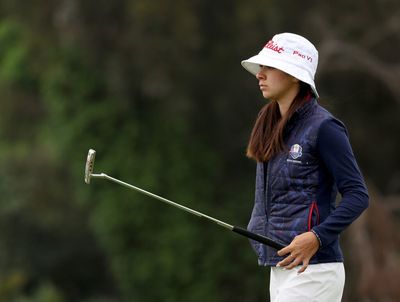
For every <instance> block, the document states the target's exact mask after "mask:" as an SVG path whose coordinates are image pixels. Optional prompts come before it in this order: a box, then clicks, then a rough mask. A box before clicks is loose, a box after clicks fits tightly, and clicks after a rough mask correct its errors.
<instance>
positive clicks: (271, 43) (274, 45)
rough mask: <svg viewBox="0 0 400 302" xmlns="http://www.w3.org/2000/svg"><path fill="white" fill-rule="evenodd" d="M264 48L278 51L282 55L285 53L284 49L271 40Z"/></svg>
mask: <svg viewBox="0 0 400 302" xmlns="http://www.w3.org/2000/svg"><path fill="white" fill-rule="evenodd" d="M264 48H268V49H271V50H273V51H276V52H277V53H282V51H285V49H284V48H283V47H279V46H278V45H277V44H275V43H274V41H272V40H269V41H268V43H267V44H265V46H264Z"/></svg>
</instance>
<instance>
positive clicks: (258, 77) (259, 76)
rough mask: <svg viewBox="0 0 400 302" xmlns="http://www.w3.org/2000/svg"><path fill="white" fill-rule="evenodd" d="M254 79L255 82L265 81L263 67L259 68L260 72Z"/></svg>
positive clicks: (265, 76)
mask: <svg viewBox="0 0 400 302" xmlns="http://www.w3.org/2000/svg"><path fill="white" fill-rule="evenodd" d="M256 78H257V80H265V79H266V78H267V75H266V73H265V68H264V66H260V70H259V71H258V72H257V74H256Z"/></svg>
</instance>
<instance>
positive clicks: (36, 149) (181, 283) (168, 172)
mask: <svg viewBox="0 0 400 302" xmlns="http://www.w3.org/2000/svg"><path fill="white" fill-rule="evenodd" d="M342 2H343V3H342ZM361 2H362V1H355V3H361ZM389 2H390V1H389ZM396 3H397V2H396ZM303 5H305V4H304V3H303ZM347 5H350V4H347V2H344V1H339V2H337V4H336V7H335V9H334V11H330V9H329V8H328V7H326V6H325V5H324V4H319V3H318V2H317V1H309V3H308V6H307V7H312V9H303V7H302V6H301V4H299V3H296V4H293V3H292V2H291V1H272V0H271V1H239V0H238V1H227V0H226V1H200V0H194V1H180V0H178V1H176V0H175V1H172V0H166V1H161V0H152V1H145V0H131V1H129V0H118V1H105V0H100V1H89V0H88V1H67V0H64V1H62V0H59V1H43V0H40V1H7V0H1V1H0V95H1V97H0V177H1V182H0V193H1V194H0V196H1V200H0V301H11V302H13V301H26V302H29V301H41V302H53V301H54V302H57V301H87V302H89V301H91V302H95V301H96V302H105V301H109V302H111V301H166V302H173V301H230V302H235V301H241V302H243V301H266V300H267V299H268V270H267V269H265V268H259V267H257V261H256V257H255V256H254V254H253V252H252V250H251V248H250V246H249V244H248V242H247V240H245V239H243V238H240V237H237V236H235V235H233V234H230V233H228V232H226V231H225V230H223V229H221V228H219V227H218V226H216V225H213V224H209V223H207V222H204V221H201V220H200V219H199V218H197V217H194V216H191V215H188V214H186V213H183V212H181V211H179V210H176V209H174V208H171V207H168V206H166V205H164V204H160V203H159V202H158V201H156V200H152V199H150V198H148V197H144V196H141V195H139V194H137V193H135V192H130V191H128V190H126V189H123V188H122V187H118V186H116V185H113V184H110V183H107V182H104V181H100V180H93V183H92V184H91V185H90V186H86V185H84V183H83V168H84V162H85V159H86V154H87V150H88V149H89V148H94V149H96V151H97V161H96V167H95V170H96V171H98V172H100V171H101V172H105V173H107V174H110V175H112V176H114V177H117V178H121V179H123V180H125V181H127V182H131V183H134V184H135V185H137V186H139V187H142V188H144V189H146V190H149V191H151V192H154V193H156V194H159V195H161V196H165V197H167V198H169V199H172V200H175V201H177V202H179V203H182V204H184V205H186V206H189V207H192V208H195V209H197V210H200V211H202V212H204V213H207V214H210V215H211V216H214V217H217V218H219V219H221V220H224V221H227V222H231V223H233V224H238V225H242V226H245V225H246V224H247V221H248V218H249V216H250V212H251V208H252V202H253V186H254V183H253V181H254V169H255V165H254V163H253V162H251V161H249V160H247V159H246V158H245V156H244V154H245V147H246V143H247V138H248V135H249V132H250V130H251V126H252V123H253V121H254V118H255V116H256V114H257V112H258V110H259V109H260V107H261V106H262V104H263V100H262V99H261V97H260V95H259V93H258V91H257V86H256V83H255V81H254V79H252V78H251V76H250V75H249V74H247V73H246V72H244V71H243V70H242V68H241V67H240V61H241V60H242V59H244V58H246V57H248V56H250V55H252V54H254V53H256V52H257V51H259V49H260V47H261V46H262V45H263V43H264V42H265V41H266V40H268V39H269V38H270V37H271V36H272V35H273V34H274V33H276V32H283V31H294V32H297V33H300V34H304V35H306V36H307V37H309V38H310V39H311V40H313V41H315V42H316V44H317V46H318V43H319V41H321V39H322V37H321V36H320V32H319V31H318V28H315V27H313V25H312V24H313V23H312V22H311V21H310V20H311V18H312V17H313V16H315V12H319V13H320V16H323V18H325V20H326V22H327V24H328V25H330V26H336V24H340V26H341V27H342V28H340V29H339V32H340V33H341V34H342V35H343V37H345V38H346V37H349V39H352V38H353V37H357V35H359V31H360V27H357V26H356V25H357V24H356V25H354V24H355V23H351V22H350V23H349V24H346V22H344V21H346V20H347V18H348V15H344V16H338V15H337V14H336V13H335V12H337V11H339V10H341V9H343V8H346V6H347ZM374 5H375V4H373V3H371V4H370V6H371V7H372V8H373V7H374ZM396 6H397V7H398V4H396ZM290 12H297V13H296V14H294V15H293V14H291V13H290ZM385 13H386V12H385V11H383V12H381V15H383V16H384V15H385ZM340 18H343V19H340ZM367 20H369V19H367ZM365 22H367V21H365ZM368 22H370V21H368ZM359 26H361V25H359ZM364 26H371V27H373V26H374V24H373V22H372V21H371V22H370V23H368V24H366V23H365V24H364ZM398 42H399V41H397V42H396V43H397V44H395V45H397V46H396V47H397V49H398V46H399V45H398ZM344 78H346V80H345V81H344V80H343V79H344ZM317 82H318V85H319V88H320V92H321V95H322V96H326V98H325V99H324V100H323V103H324V104H326V105H327V106H328V108H329V109H330V110H331V111H333V112H334V113H336V114H337V115H338V116H339V118H341V119H342V120H344V121H345V122H346V124H347V125H348V126H349V130H350V133H351V135H352V141H353V144H354V149H355V152H356V154H357V156H358V157H359V159H360V165H361V167H362V169H363V170H364V171H365V172H366V177H367V178H368V179H369V180H370V181H371V182H373V183H374V184H376V186H377V187H378V188H379V189H380V190H382V191H383V192H396V190H398V189H399V188H398V186H397V185H393V183H394V184H397V183H398V182H396V177H398V174H396V173H398V167H399V157H398V156H397V155H396V153H395V152H391V153H388V154H386V157H387V159H388V160H387V163H389V162H390V163H392V164H384V165H383V166H382V165H381V164H379V165H378V164H377V163H376V161H374V158H376V157H379V156H381V154H382V152H383V151H382V150H381V148H379V147H378V146H381V145H384V146H386V147H385V148H386V149H390V150H398V149H399V141H398V140H393V139H391V138H393V137H395V136H398V135H397V134H398V131H399V129H400V124H399V119H398V118H397V116H398V112H399V104H400V103H399V100H398V99H396V96H393V95H391V94H390V93H388V92H387V90H385V86H384V84H383V83H379V82H378V83H377V82H376V80H374V79H372V78H370V77H369V76H367V75H364V74H363V73H362V71H359V72H355V74H354V75H349V74H348V73H346V74H341V72H340V71H337V72H336V73H335V72H332V73H330V72H329V70H325V72H324V73H323V74H322V76H321V78H319V79H317ZM362 86H363V87H369V89H368V92H366V90H365V89H361V88H360V87H362ZM382 99H384V102H385V103H386V104H387V106H381V102H382ZM377 110H379V113H377ZM381 133H386V135H387V137H382V136H381V135H380V134H381ZM378 137H379V139H380V143H379V144H375V143H371V142H372V141H376V140H377V138H378ZM371 150H373V153H375V155H372V154H371ZM396 166H397V168H396ZM396 175H397V176H396ZM388 178H390V179H392V180H393V181H392V182H391V184H392V185H390V186H389V185H387V181H386V180H385V179H388ZM348 291H349V292H352V289H348Z"/></svg>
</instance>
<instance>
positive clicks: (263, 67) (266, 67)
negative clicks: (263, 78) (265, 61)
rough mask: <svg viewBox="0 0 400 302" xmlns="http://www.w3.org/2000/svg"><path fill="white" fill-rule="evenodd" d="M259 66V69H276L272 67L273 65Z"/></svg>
mask: <svg viewBox="0 0 400 302" xmlns="http://www.w3.org/2000/svg"><path fill="white" fill-rule="evenodd" d="M260 68H261V69H264V70H275V69H276V68H274V67H271V66H265V65H260Z"/></svg>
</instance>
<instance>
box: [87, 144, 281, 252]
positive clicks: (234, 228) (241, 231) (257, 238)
mask: <svg viewBox="0 0 400 302" xmlns="http://www.w3.org/2000/svg"><path fill="white" fill-rule="evenodd" d="M95 156H96V151H95V150H93V149H90V150H89V152H88V156H87V160H86V165H85V182H86V183H87V184H90V180H91V178H103V179H107V180H109V181H112V182H115V183H117V184H119V185H122V186H124V187H127V188H129V189H133V190H135V191H138V192H140V193H142V194H145V195H147V196H150V197H153V198H155V199H158V200H160V201H162V202H165V203H167V204H169V205H171V206H174V207H176V208H178V209H181V210H184V211H186V212H188V213H191V214H194V215H196V216H198V217H202V218H205V219H207V220H209V221H212V222H214V223H216V224H218V225H220V226H222V227H224V228H226V229H229V230H231V231H233V232H235V233H238V234H240V235H243V236H245V237H247V238H250V239H253V240H255V241H258V242H260V243H263V244H265V245H268V246H271V247H273V248H275V249H277V250H280V249H282V248H284V247H285V245H283V244H281V243H278V242H276V241H273V240H272V239H270V238H268V237H265V236H262V235H259V234H256V233H252V232H249V231H248V230H246V229H244V228H241V227H238V226H233V225H230V224H227V223H225V222H223V221H220V220H218V219H215V218H213V217H210V216H208V215H205V214H203V213H200V212H198V211H195V210H192V209H190V208H188V207H185V206H183V205H180V204H178V203H176V202H173V201H171V200H168V199H166V198H163V197H161V196H158V195H155V194H153V193H150V192H148V191H145V190H143V189H141V188H138V187H135V186H133V185H131V184H128V183H126V182H123V181H121V180H119V179H116V178H114V177H111V176H108V175H107V174H104V173H100V174H94V173H93V169H94V160H95Z"/></svg>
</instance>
